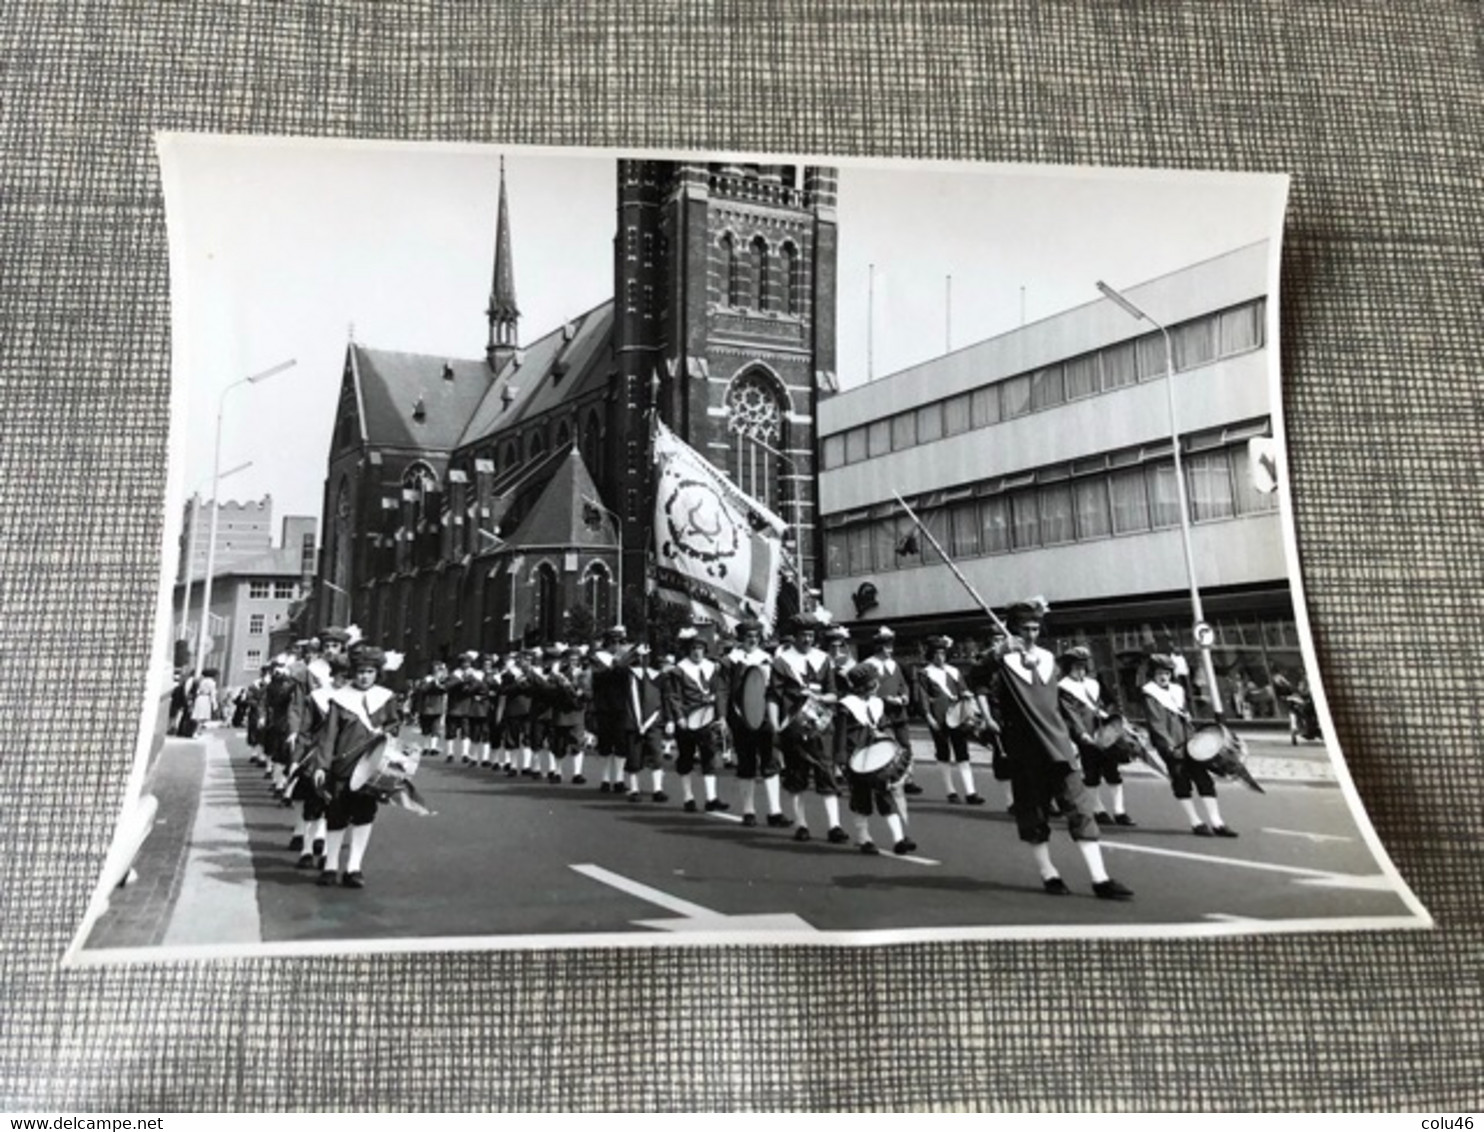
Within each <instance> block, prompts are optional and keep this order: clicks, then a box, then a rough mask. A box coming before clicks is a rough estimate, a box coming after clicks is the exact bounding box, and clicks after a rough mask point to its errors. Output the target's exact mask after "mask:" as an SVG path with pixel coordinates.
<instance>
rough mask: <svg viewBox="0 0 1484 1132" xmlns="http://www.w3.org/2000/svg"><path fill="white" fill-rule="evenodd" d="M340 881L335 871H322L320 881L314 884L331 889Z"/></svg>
mask: <svg viewBox="0 0 1484 1132" xmlns="http://www.w3.org/2000/svg"><path fill="white" fill-rule="evenodd" d="M339 879H340V875H339V874H338V873H336V872H335V870H334V869H321V870H320V874H319V879H318V880H316V881H315V882H314V883H315V884H317V885H319V886H320V887H321V888H329V887H330V886H331V885H333V884H335V882H336V881H338V880H339Z"/></svg>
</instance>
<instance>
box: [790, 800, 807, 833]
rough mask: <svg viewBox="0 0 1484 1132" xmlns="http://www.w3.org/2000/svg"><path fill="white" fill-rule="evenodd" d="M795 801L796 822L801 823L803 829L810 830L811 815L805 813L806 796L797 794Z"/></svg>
mask: <svg viewBox="0 0 1484 1132" xmlns="http://www.w3.org/2000/svg"><path fill="white" fill-rule="evenodd" d="M793 801H794V821H796V822H798V823H799V826H800V827H801V828H803V829H808V828H809V815H808V814H806V813H805V812H804V795H802V794H795V795H793Z"/></svg>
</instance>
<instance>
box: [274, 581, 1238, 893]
mask: <svg viewBox="0 0 1484 1132" xmlns="http://www.w3.org/2000/svg"><path fill="white" fill-rule="evenodd" d="M1045 612H1046V611H1045V605H1044V602H1041V601H1040V600H1039V599H1033V600H1031V601H1028V602H1022V603H1020V604H1017V605H1016V606H1014V607H1012V608H1011V610H1010V611H1009V614H1008V615H1007V618H1006V622H1007V626H1006V628H1007V631H1001V632H999V633H997V634H996V635H995V636H994V638H992V640H991V641H989V642H988V647H987V648H986V650H985V651H984V652H983V653H981V654H980V655H979V656H978V657H977V658H976V659H975V662H974V663H973V664H972V665H971V666H970V667H969V668H968V669H967V670H966V671H965V670H961V669H960V668H959V667H957V666H956V665H954V664H952V663H950V662H949V656H950V654H951V653H952V650H953V648H954V642H953V641H952V640H951V639H950V638H948V637H945V636H939V637H933V638H930V639H929V640H928V642H927V658H926V663H925V664H922V665H921V666H919V667H918V668H917V669H916V670H915V671H914V670H912V669H910V668H908V667H907V666H905V665H903V664H902V663H901V662H900V661H899V660H897V659H896V657H895V655H894V648H895V634H894V633H893V632H892V630H891V629H890V628H886V627H881V628H879V629H877V630H876V632H875V634H874V636H873V637H872V638H871V642H870V655H868V656H866V657H865V658H863V659H861V660H859V661H857V660H856V659H855V658H854V657H853V656H852V654H851V650H850V647H849V646H850V634H849V631H848V630H847V629H845V628H844V627H842V626H839V625H835V624H833V622H832V619H831V618H830V617H829V615H828V613H826V612H824V611H819V612H817V613H810V614H802V615H800V616H798V617H795V618H794V619H793V620H792V621H791V622H790V623H789V624H788V625H787V626H785V627H783V628H782V629H781V631H780V632H779V633H778V637H777V640H776V641H774V642H770V643H768V644H765V639H764V629H763V626H762V625H761V624H759V623H758V622H756V621H743V622H741V623H740V624H738V625H737V626H736V627H735V630H734V632H733V635H732V637H731V639H730V640H726V639H722V638H718V639H717V640H716V642H715V644H716V645H719V646H720V647H714V645H713V641H712V640H711V639H710V638H709V630H707V629H704V628H702V627H699V626H691V627H687V628H684V629H682V630H680V632H679V634H678V639H677V641H676V644H677V646H678V648H679V650H680V652H681V655H680V657H679V658H678V659H676V658H674V657H670V656H664V657H656V655H655V654H654V652H653V651H652V649H651V647H650V645H649V644H648V643H647V642H645V641H643V640H630V638H629V635H628V633H627V631H626V630H625V629H624V627H623V626H621V625H618V626H613V627H611V628H609V629H607V630H605V631H604V632H603V635H602V638H601V640H600V641H598V642H595V643H594V644H593V645H592V646H591V647H589V646H587V645H583V644H579V645H574V646H568V645H566V644H562V643H559V642H552V643H550V644H547V645H546V646H545V647H544V648H540V649H537V648H527V649H522V650H515V651H512V652H510V653H508V654H506V655H503V656H502V655H498V654H490V655H485V656H482V655H481V654H480V653H478V652H477V651H469V652H465V653H463V654H462V655H460V656H459V657H458V658H457V660H456V662H455V666H454V667H452V668H450V667H449V665H448V664H447V663H445V662H444V661H442V660H438V661H434V662H433V663H432V664H431V665H430V667H429V669H428V670H427V672H426V673H425V674H423V675H421V676H420V677H418V678H416V679H412V680H410V681H408V682H407V684H406V692H405V694H403V695H399V694H397V693H396V692H394V691H392V690H391V689H390V688H388V687H386V686H384V685H383V684H382V683H381V679H382V675H383V673H384V672H386V671H391V670H393V669H394V668H396V667H397V666H398V665H399V664H400V661H401V658H400V657H399V656H398V655H397V654H395V653H388V652H385V651H383V650H381V649H379V648H376V647H373V646H370V645H369V644H367V643H366V642H364V641H361V640H360V639H359V632H358V631H357V630H355V629H354V628H353V627H352V628H350V629H342V628H339V627H336V626H331V627H329V628H326V629H325V630H323V631H322V632H321V633H320V634H319V635H318V636H317V637H316V638H314V639H312V640H307V641H302V642H300V643H299V645H298V646H297V650H296V651H297V655H289V654H285V655H282V656H280V657H278V658H276V659H275V661H274V662H273V663H272V664H270V665H267V666H265V667H264V669H263V671H262V675H261V678H260V679H259V680H258V681H257V682H256V683H255V684H254V685H252V686H251V687H250V688H249V689H248V690H247V693H246V696H245V703H246V709H247V710H246V723H247V727H248V742H249V744H250V745H252V746H253V747H255V748H256V749H257V750H256V751H255V753H254V755H253V759H254V761H255V762H257V763H258V764H259V765H262V766H264V767H265V768H266V776H267V777H268V778H270V779H271V789H272V790H273V792H274V794H275V795H276V796H277V797H278V798H279V799H280V800H281V801H282V802H283V804H284V805H285V806H292V805H295V804H298V805H299V806H300V807H301V809H300V814H299V820H298V822H297V824H296V826H295V828H294V832H293V835H292V837H291V838H290V840H289V848H290V850H291V851H293V852H297V853H299V858H298V863H299V866H300V867H301V868H304V869H315V870H317V871H318V874H319V876H318V879H319V883H320V884H322V885H326V886H328V885H339V886H342V887H346V888H352V889H357V888H361V887H363V886H364V885H365V883H366V879H365V872H364V869H363V864H364V858H365V854H366V850H367V845H368V843H369V841H370V836H371V829H372V825H373V823H374V821H375V818H376V814H377V811H378V808H379V806H380V805H381V804H383V803H386V802H392V803H396V804H399V805H402V806H404V807H406V808H408V809H412V810H414V811H416V812H421V813H428V812H430V811H428V810H427V809H426V807H425V806H424V805H423V803H422V800H421V798H420V796H419V795H418V794H417V791H416V789H415V787H414V786H413V785H412V775H413V772H414V771H415V769H416V766H417V764H418V761H419V760H420V759H422V758H433V759H436V758H437V757H438V756H439V755H442V756H443V758H444V759H445V760H446V761H447V762H454V761H456V760H458V761H460V762H461V763H462V764H463V765H466V766H469V767H478V768H483V769H487V770H492V771H494V772H496V773H502V774H503V775H505V776H506V777H509V778H518V777H525V778H531V779H536V780H542V779H544V780H545V782H547V783H548V784H551V785H570V786H583V785H585V784H587V781H588V780H587V778H586V777H585V776H584V773H583V771H584V766H585V760H586V759H587V758H589V757H592V758H595V759H596V760H597V764H598V766H600V767H601V768H602V769H601V774H600V776H599V781H598V784H597V790H598V792H600V793H603V794H608V795H612V796H616V797H618V798H623V799H625V800H627V801H628V802H630V803H634V804H639V803H643V802H644V801H645V800H646V799H647V800H648V801H650V802H651V803H656V804H663V803H666V802H668V801H669V800H670V796H669V794H668V793H666V790H665V776H666V773H667V770H670V769H673V773H674V774H675V775H676V776H677V778H678V780H679V791H680V798H681V806H682V808H683V810H684V811H686V812H693V813H698V812H702V811H704V812H706V813H724V812H726V811H729V810H731V808H732V804H731V803H730V802H728V801H726V800H724V799H723V798H722V797H721V788H722V777H721V776H722V772H723V770H724V769H725V768H726V767H734V776H735V779H736V784H737V794H736V798H737V802H738V806H739V809H740V820H741V824H742V825H744V826H747V827H755V826H757V825H759V819H758V801H759V797H758V790H757V785H758V781H759V780H761V782H762V787H763V790H762V801H763V804H764V806H765V808H766V813H765V822H766V825H767V827H769V828H775V829H779V830H783V831H788V832H789V833H790V835H791V836H792V837H793V838H794V839H795V840H797V841H809V840H811V839H812V838H813V837H814V833H813V831H812V830H811V825H810V815H809V812H808V811H809V807H808V805H807V804H806V800H807V799H808V798H809V797H810V796H813V797H815V798H817V799H818V805H819V808H820V810H822V816H823V826H822V828H823V830H824V839H825V840H826V841H828V842H830V843H832V844H840V845H846V844H851V843H853V844H854V846H855V847H856V848H857V849H858V850H859V851H860V852H862V853H866V854H877V853H879V852H880V850H879V849H878V848H877V846H876V843H875V841H874V839H873V838H872V835H871V831H870V823H871V819H872V818H873V817H878V818H880V819H882V820H884V822H885V824H886V826H887V831H888V834H889V841H890V845H891V848H892V850H893V852H895V853H897V854H899V855H905V854H911V853H913V852H915V851H916V849H917V844H916V842H915V841H914V840H913V838H912V836H911V834H910V832H909V828H910V816H909V813H908V803H907V798H908V796H909V795H911V794H920V793H922V788H921V787H920V786H918V785H917V784H915V783H914V782H913V781H912V747H911V739H910V736H909V732H908V719H909V713H910V712H911V711H912V710H913V709H914V708H916V709H917V710H918V711H920V712H921V713H922V715H924V716H925V718H926V720H927V724H928V731H929V734H930V736H931V739H932V745H933V752H934V757H935V761H936V762H937V764H938V766H939V768H940V770H941V772H942V782H943V787H944V791H945V794H946V796H947V800H948V801H949V802H952V803H966V804H968V805H971V806H973V805H982V804H983V803H984V798H983V797H982V796H981V795H980V794H979V793H978V791H977V789H976V786H975V779H974V768H973V765H972V763H971V761H970V755H969V744H970V741H971V740H973V741H976V742H978V743H980V744H982V745H984V746H985V747H987V748H989V749H990V750H991V752H992V753H993V762H994V766H995V776H996V778H1000V779H1007V780H1008V786H1009V790H1010V794H1009V797H1010V799H1011V806H1010V809H1011V812H1012V814H1013V815H1014V818H1015V822H1016V827H1017V832H1018V834H1019V836H1020V839H1021V840H1022V841H1023V842H1024V843H1025V844H1026V845H1027V846H1028V847H1029V849H1030V853H1031V857H1032V861H1033V863H1034V865H1035V867H1036V868H1037V870H1038V871H1039V873H1040V876H1041V881H1042V884H1043V887H1044V889H1045V891H1046V892H1047V893H1050V894H1053V895H1061V894H1065V893H1067V892H1069V891H1070V889H1069V887H1068V885H1067V884H1066V882H1065V881H1064V880H1063V879H1062V878H1061V876H1060V875H1059V873H1058V872H1057V870H1056V869H1055V867H1054V866H1053V865H1052V862H1051V857H1050V852H1049V842H1050V839H1051V836H1052V824H1053V822H1055V821H1057V820H1060V819H1064V820H1065V821H1066V825H1067V830H1068V832H1069V834H1070V836H1071V838H1072V840H1073V841H1074V842H1075V843H1076V845H1077V846H1078V849H1079V850H1080V852H1081V855H1082V857H1083V859H1084V861H1085V863H1086V865H1087V869H1088V873H1089V876H1090V879H1091V882H1092V888H1093V892H1094V894H1095V895H1097V896H1098V897H1101V898H1104V899H1111V900H1127V899H1129V898H1131V897H1132V895H1133V893H1132V892H1130V891H1129V889H1128V888H1127V887H1125V886H1124V885H1122V884H1121V883H1120V882H1119V881H1117V880H1115V879H1113V878H1112V877H1110V876H1109V875H1108V873H1107V871H1106V869H1105V867H1104V864H1103V859H1102V855H1101V852H1100V849H1099V844H1098V836H1099V827H1100V826H1133V825H1135V824H1136V823H1135V822H1134V821H1133V819H1132V818H1131V817H1129V815H1128V813H1127V811H1126V809H1125V806H1124V796H1123V780H1122V776H1121V774H1120V765H1121V764H1123V763H1125V762H1127V761H1129V760H1130V759H1131V758H1132V757H1141V758H1144V759H1145V761H1147V762H1149V764H1150V765H1151V766H1154V767H1155V768H1157V769H1161V770H1164V769H1166V768H1167V770H1168V776H1169V778H1170V782H1171V786H1172V788H1173V791H1174V794H1175V797H1176V798H1177V799H1178V800H1179V802H1180V804H1181V806H1182V807H1183V808H1184V810H1185V812H1186V815H1187V817H1188V818H1189V819H1190V824H1191V828H1192V831H1193V832H1194V833H1196V834H1197V835H1200V836H1218V837H1234V836H1236V834H1235V833H1233V832H1232V831H1231V830H1230V829H1228V828H1227V826H1226V825H1225V824H1224V823H1223V821H1222V819H1221V814H1220V810H1219V809H1218V807H1217V803H1216V790H1215V785H1214V782H1213V780H1212V773H1211V772H1212V771H1213V770H1216V771H1217V773H1226V772H1227V771H1233V772H1234V773H1235V774H1236V776H1238V777H1243V778H1245V780H1246V781H1247V782H1248V783H1249V785H1252V786H1253V787H1254V788H1255V789H1261V788H1260V787H1258V786H1257V785H1256V783H1255V782H1253V781H1252V780H1251V778H1250V776H1247V775H1245V774H1242V773H1241V765H1240V757H1239V756H1240V752H1236V753H1235V754H1234V753H1233V752H1232V751H1230V750H1223V751H1221V752H1218V753H1220V754H1221V758H1224V759H1225V760H1226V766H1225V769H1224V770H1223V764H1222V763H1221V761H1220V760H1219V759H1217V758H1213V757H1212V755H1210V754H1207V755H1201V754H1199V753H1196V754H1194V755H1193V754H1192V752H1193V751H1195V750H1196V749H1197V748H1201V744H1200V743H1199V742H1195V740H1196V737H1197V736H1203V737H1204V738H1207V739H1209V736H1208V735H1206V734H1205V732H1209V730H1210V729H1201V728H1197V727H1196V725H1195V724H1194V722H1193V721H1192V720H1191V717H1190V714H1189V712H1188V711H1187V710H1186V708H1185V705H1184V700H1183V697H1182V696H1181V694H1180V692H1181V689H1180V688H1179V686H1178V685H1176V684H1174V683H1173V682H1172V680H1171V676H1172V674H1173V665H1172V664H1171V663H1170V661H1169V659H1168V658H1167V657H1162V656H1154V657H1151V658H1150V668H1151V670H1152V672H1153V677H1152V678H1151V680H1150V681H1149V683H1148V684H1146V685H1145V686H1144V688H1143V689H1142V693H1143V696H1144V698H1145V701H1146V704H1145V706H1146V710H1147V713H1148V718H1149V732H1148V734H1147V735H1145V734H1144V733H1143V732H1142V730H1141V729H1139V728H1136V727H1134V726H1133V725H1131V724H1129V723H1127V721H1125V720H1122V718H1121V717H1119V716H1118V715H1117V714H1116V713H1115V712H1113V711H1112V710H1111V709H1110V708H1109V707H1108V706H1107V705H1106V704H1105V703H1104V700H1103V697H1102V690H1101V687H1100V685H1099V683H1098V681H1097V680H1096V679H1095V678H1093V677H1092V676H1091V675H1090V672H1089V669H1090V667H1091V654H1090V653H1089V652H1088V650H1087V649H1086V648H1083V647H1073V648H1070V649H1067V650H1065V651H1064V652H1063V653H1062V654H1061V655H1060V656H1059V657H1057V656H1053V654H1052V653H1051V652H1050V651H1048V650H1047V649H1045V648H1043V647H1042V646H1041V645H1040V644H1039V643H1038V642H1039V639H1040V632H1041V624H1042V620H1043V618H1044V615H1045ZM821 637H822V638H823V640H824V642H825V645H826V648H825V649H821V648H819V647H817V646H816V639H817V638H821ZM414 726H415V728H416V730H417V731H418V733H419V738H418V739H417V740H413V741H398V736H399V733H400V732H401V731H402V730H403V729H404V728H406V729H407V730H409V731H410V730H411V729H412V727H414ZM1223 731H1224V729H1223ZM1131 736H1132V737H1135V738H1137V742H1135V741H1134V738H1131ZM1226 736H1227V738H1228V739H1231V736H1230V733H1229V732H1228V733H1226ZM1221 742H1222V741H1221V740H1210V741H1209V742H1207V743H1206V746H1207V747H1209V746H1211V743H1215V744H1216V746H1217V747H1220V746H1221ZM1237 742H1239V741H1237ZM1202 749H1203V748H1202ZM409 752H410V753H409ZM1130 752H1132V754H1131V753H1130ZM1233 764H1234V765H1233ZM697 780H699V781H697ZM698 787H699V789H698ZM1104 787H1106V788H1107V789H1108V791H1109V797H1108V799H1107V803H1108V804H1106V805H1105V804H1104V798H1103V796H1102V794H1101V789H1102V788H1104ZM1192 793H1194V794H1196V795H1197V796H1198V797H1199V799H1200V801H1201V804H1202V805H1203V807H1204V809H1205V812H1204V814H1202V813H1200V812H1199V811H1197V810H1196V808H1195V803H1194V801H1193V800H1192V797H1191V795H1192ZM784 795H787V796H788V801H789V803H790V806H789V808H788V809H787V810H786V809H785V807H784ZM842 795H843V796H844V797H845V799H846V801H847V803H848V809H849V814H850V818H851V822H852V827H853V828H852V831H851V832H847V831H846V830H845V828H844V826H843V825H842V821H841V798H842ZM1110 811H1111V812H1110ZM816 828H819V827H816ZM342 852H344V854H345V860H344V862H342V861H341V854H342Z"/></svg>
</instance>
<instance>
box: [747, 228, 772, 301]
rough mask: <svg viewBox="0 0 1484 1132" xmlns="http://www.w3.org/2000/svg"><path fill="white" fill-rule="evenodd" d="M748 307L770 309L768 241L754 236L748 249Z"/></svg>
mask: <svg viewBox="0 0 1484 1132" xmlns="http://www.w3.org/2000/svg"><path fill="white" fill-rule="evenodd" d="M747 305H748V306H749V307H751V308H752V309H753V310H757V311H765V310H767V309H768V241H767V240H765V239H763V238H762V237H761V236H754V237H753V238H752V243H751V244H749V245H748V247H747Z"/></svg>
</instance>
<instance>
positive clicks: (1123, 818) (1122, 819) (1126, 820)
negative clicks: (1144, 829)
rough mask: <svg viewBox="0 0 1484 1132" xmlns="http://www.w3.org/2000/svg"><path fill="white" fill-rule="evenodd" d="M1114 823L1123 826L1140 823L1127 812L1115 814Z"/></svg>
mask: <svg viewBox="0 0 1484 1132" xmlns="http://www.w3.org/2000/svg"><path fill="white" fill-rule="evenodd" d="M1113 824H1114V825H1123V826H1135V825H1138V824H1139V823H1138V822H1136V821H1134V819H1133V818H1131V817H1129V816H1128V815H1127V814H1114V815H1113Z"/></svg>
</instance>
